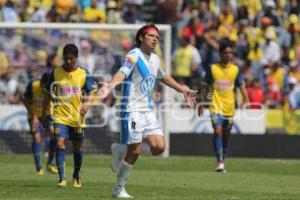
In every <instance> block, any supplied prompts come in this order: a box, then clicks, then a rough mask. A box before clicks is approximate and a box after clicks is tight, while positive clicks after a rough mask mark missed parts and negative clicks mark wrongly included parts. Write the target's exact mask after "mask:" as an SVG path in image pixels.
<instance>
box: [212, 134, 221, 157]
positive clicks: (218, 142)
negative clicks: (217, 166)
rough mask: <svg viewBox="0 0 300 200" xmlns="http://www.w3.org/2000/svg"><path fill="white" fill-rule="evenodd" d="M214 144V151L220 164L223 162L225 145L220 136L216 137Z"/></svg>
mask: <svg viewBox="0 0 300 200" xmlns="http://www.w3.org/2000/svg"><path fill="white" fill-rule="evenodd" d="M213 143H214V149H215V154H216V158H217V161H218V162H222V161H223V155H222V154H223V144H222V138H221V137H219V136H216V135H214V139H213Z"/></svg>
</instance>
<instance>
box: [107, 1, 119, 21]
mask: <svg viewBox="0 0 300 200" xmlns="http://www.w3.org/2000/svg"><path fill="white" fill-rule="evenodd" d="M106 15H107V23H110V24H121V23H123V21H122V17H121V8H120V7H119V6H118V4H117V2H116V1H112V0H110V1H108V3H107V10H106Z"/></svg>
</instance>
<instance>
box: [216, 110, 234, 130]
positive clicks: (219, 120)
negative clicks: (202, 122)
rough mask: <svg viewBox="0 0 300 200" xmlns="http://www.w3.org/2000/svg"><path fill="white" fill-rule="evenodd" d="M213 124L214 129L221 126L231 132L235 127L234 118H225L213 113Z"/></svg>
mask: <svg viewBox="0 0 300 200" xmlns="http://www.w3.org/2000/svg"><path fill="white" fill-rule="evenodd" d="M210 117H211V123H212V125H213V127H216V126H221V127H223V129H227V130H228V131H230V130H231V128H232V125H233V117H232V116H224V115H220V114H217V113H211V115H210Z"/></svg>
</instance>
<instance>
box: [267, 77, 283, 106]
mask: <svg viewBox="0 0 300 200" xmlns="http://www.w3.org/2000/svg"><path fill="white" fill-rule="evenodd" d="M281 103H282V94H281V92H280V88H279V86H278V84H277V83H276V82H275V81H274V80H273V78H272V77H268V78H267V91H266V102H265V104H266V106H267V107H268V108H271V109H275V108H280V107H281Z"/></svg>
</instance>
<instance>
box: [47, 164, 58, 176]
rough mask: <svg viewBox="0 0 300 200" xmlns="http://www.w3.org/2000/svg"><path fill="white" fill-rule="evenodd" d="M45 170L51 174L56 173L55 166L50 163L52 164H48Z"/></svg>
mask: <svg viewBox="0 0 300 200" xmlns="http://www.w3.org/2000/svg"><path fill="white" fill-rule="evenodd" d="M47 171H48V172H50V173H52V174H58V170H57V167H56V166H54V165H52V164H48V166H47Z"/></svg>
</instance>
